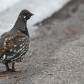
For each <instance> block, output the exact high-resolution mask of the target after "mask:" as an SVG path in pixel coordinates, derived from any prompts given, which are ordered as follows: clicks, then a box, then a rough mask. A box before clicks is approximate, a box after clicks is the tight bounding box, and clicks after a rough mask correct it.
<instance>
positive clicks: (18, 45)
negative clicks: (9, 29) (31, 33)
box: [2, 32, 29, 59]
mask: <svg viewBox="0 0 84 84" xmlns="http://www.w3.org/2000/svg"><path fill="white" fill-rule="evenodd" d="M24 42H25V43H24ZM24 44H25V45H24ZM28 45H29V39H28V36H27V35H25V34H23V33H21V32H17V33H15V34H13V35H10V36H8V37H7V38H6V39H5V40H4V47H3V52H2V53H4V54H5V55H8V58H10V59H13V58H17V57H18V56H19V55H20V54H21V53H22V52H23V50H22V47H27V46H28ZM10 54H11V55H10Z"/></svg>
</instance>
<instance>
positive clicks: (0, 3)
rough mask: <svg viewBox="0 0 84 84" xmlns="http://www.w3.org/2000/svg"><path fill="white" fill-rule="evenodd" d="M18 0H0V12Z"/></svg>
mask: <svg viewBox="0 0 84 84" xmlns="http://www.w3.org/2000/svg"><path fill="white" fill-rule="evenodd" d="M19 1H20V0H0V12H1V11H3V10H6V9H8V8H10V7H11V6H13V5H14V4H16V3H18V2H19Z"/></svg>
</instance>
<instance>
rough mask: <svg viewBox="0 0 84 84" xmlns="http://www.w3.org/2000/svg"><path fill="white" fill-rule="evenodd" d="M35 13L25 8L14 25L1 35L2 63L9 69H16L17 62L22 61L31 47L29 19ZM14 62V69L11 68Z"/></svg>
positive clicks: (0, 50)
mask: <svg viewBox="0 0 84 84" xmlns="http://www.w3.org/2000/svg"><path fill="white" fill-rule="evenodd" d="M32 15H33V14H32V13H31V12H29V11H28V10H26V9H24V10H22V11H21V12H20V14H19V16H18V19H17V21H16V23H15V25H14V27H13V28H12V29H11V30H10V31H8V32H6V33H4V34H2V35H1V37H0V63H3V64H5V65H6V69H7V71H15V68H14V64H15V62H21V60H22V59H23V57H24V55H25V54H26V52H27V51H28V48H29V33H28V29H27V20H28V19H30V17H31V16H32ZM9 63H12V69H10V68H9V65H8V64H9Z"/></svg>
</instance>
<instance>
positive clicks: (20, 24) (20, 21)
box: [13, 17, 29, 36]
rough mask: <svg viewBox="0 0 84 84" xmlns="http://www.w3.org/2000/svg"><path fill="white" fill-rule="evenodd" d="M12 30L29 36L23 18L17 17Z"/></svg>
mask: <svg viewBox="0 0 84 84" xmlns="http://www.w3.org/2000/svg"><path fill="white" fill-rule="evenodd" d="M13 28H14V29H17V30H18V31H20V32H22V33H24V34H26V35H27V36H29V33H28V29H27V21H25V20H24V18H21V17H18V19H17V21H16V23H15V25H14V27H13Z"/></svg>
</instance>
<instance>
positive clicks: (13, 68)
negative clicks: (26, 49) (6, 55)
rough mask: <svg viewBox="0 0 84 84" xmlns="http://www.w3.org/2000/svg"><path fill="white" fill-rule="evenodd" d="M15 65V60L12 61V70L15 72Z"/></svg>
mask: <svg viewBox="0 0 84 84" xmlns="http://www.w3.org/2000/svg"><path fill="white" fill-rule="evenodd" d="M14 65H15V62H13V63H12V69H11V71H12V72H15V67H14Z"/></svg>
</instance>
